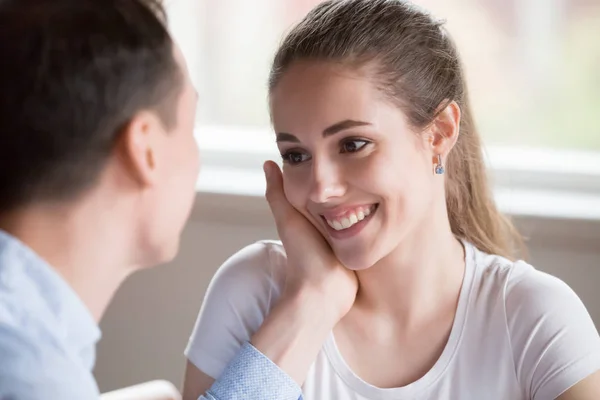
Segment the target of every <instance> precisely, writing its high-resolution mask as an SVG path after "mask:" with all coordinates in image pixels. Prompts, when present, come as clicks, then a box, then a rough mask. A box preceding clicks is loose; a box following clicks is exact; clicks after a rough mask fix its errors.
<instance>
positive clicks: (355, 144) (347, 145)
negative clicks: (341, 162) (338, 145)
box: [342, 139, 369, 153]
mask: <svg viewBox="0 0 600 400" xmlns="http://www.w3.org/2000/svg"><path fill="white" fill-rule="evenodd" d="M367 144H369V142H367V141H366V140H360V139H354V140H348V141H346V142H344V143H342V153H356V152H357V151H359V150H361V149H362V148H363V147H365V146H366V145H367Z"/></svg>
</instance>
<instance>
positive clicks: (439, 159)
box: [435, 154, 444, 175]
mask: <svg viewBox="0 0 600 400" xmlns="http://www.w3.org/2000/svg"><path fill="white" fill-rule="evenodd" d="M443 173H444V165H443V164H442V156H441V155H440V154H438V155H437V164H436V166H435V174H436V175H442V174H443Z"/></svg>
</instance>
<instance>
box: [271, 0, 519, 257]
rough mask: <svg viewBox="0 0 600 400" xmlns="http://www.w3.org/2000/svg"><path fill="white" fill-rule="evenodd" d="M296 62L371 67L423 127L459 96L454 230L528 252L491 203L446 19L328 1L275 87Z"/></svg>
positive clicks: (292, 48)
mask: <svg viewBox="0 0 600 400" xmlns="http://www.w3.org/2000/svg"><path fill="white" fill-rule="evenodd" d="M298 60H317V61H327V62H336V63H342V64H344V65H349V66H351V67H354V68H359V67H363V66H367V67H370V68H371V70H372V71H373V77H374V78H375V81H376V83H377V84H378V87H379V88H380V90H381V91H382V92H383V93H384V94H385V95H386V97H388V98H389V99H390V100H391V101H393V102H394V103H395V104H397V105H398V106H399V107H400V108H401V109H402V110H403V111H404V112H405V113H406V115H407V117H408V119H409V121H410V123H411V124H412V125H413V127H414V128H416V129H418V130H422V129H424V128H425V127H427V126H428V125H430V124H431V123H432V122H433V121H434V120H435V118H436V117H437V115H438V112H439V111H440V110H443V109H444V108H445V105H447V104H449V103H450V102H452V101H455V102H456V103H457V104H458V105H459V107H460V109H461V112H462V118H461V124H460V134H459V137H458V141H457V143H456V145H455V147H454V149H453V151H452V152H451V154H450V155H449V157H448V159H447V162H446V163H447V165H446V171H447V178H446V206H447V209H448V215H449V219H450V226H451V228H452V232H453V233H454V234H455V235H456V236H458V237H461V238H464V239H466V240H468V241H470V242H471V243H473V244H474V245H475V246H477V247H478V248H479V249H481V250H482V251H485V252H487V253H490V254H498V255H501V256H504V257H507V258H515V257H516V253H517V250H523V247H522V240H521V236H520V235H519V233H518V232H517V230H516V229H515V228H514V226H513V225H512V223H511V222H510V221H509V220H508V219H507V218H506V217H505V216H504V215H502V214H501V213H500V212H499V211H498V209H497V207H496V205H495V203H494V201H493V197H492V194H491V191H490V188H489V184H488V179H487V176H486V169H485V164H484V160H483V154H482V146H481V140H480V137H479V134H478V133H477V130H476V127H475V124H474V122H473V117H472V115H471V108H470V105H469V101H468V95H467V89H466V83H465V79H464V73H463V69H462V66H461V63H460V60H459V55H458V52H457V50H456V47H455V45H454V43H453V41H452V39H451V38H450V36H449V35H448V33H447V31H446V29H445V28H444V27H443V22H441V21H438V20H436V19H434V18H433V17H432V16H431V15H430V14H429V13H427V12H425V11H424V10H422V9H420V8H418V7H416V6H415V5H413V4H411V3H410V2H407V1H401V0H329V1H325V2H323V3H321V4H319V5H318V6H317V7H315V8H314V9H313V10H312V11H311V12H310V13H309V14H308V15H307V16H306V17H305V18H304V19H303V20H302V21H301V22H300V23H299V24H298V25H296V26H295V27H294V28H293V29H292V30H291V31H290V32H289V34H288V35H287V36H286V38H285V39H284V40H283V42H282V44H281V46H280V48H279V50H278V51H277V53H276V55H275V59H274V62H273V66H272V70H271V75H270V79H269V90H270V91H272V90H273V88H274V87H275V86H276V85H277V83H278V82H279V80H280V78H281V76H282V74H283V73H284V72H285V71H286V70H287V68H288V67H289V66H290V65H291V64H292V63H293V62H295V61H298Z"/></svg>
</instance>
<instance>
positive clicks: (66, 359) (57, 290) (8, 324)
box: [0, 230, 301, 400]
mask: <svg viewBox="0 0 600 400" xmlns="http://www.w3.org/2000/svg"><path fill="white" fill-rule="evenodd" d="M99 339H100V330H99V328H98V325H97V323H96V321H95V320H94V319H93V317H92V315H91V314H90V312H89V311H88V309H87V308H86V306H85V305H84V304H83V302H82V301H81V299H80V298H79V297H78V296H77V294H76V293H75V292H74V291H73V289H71V287H70V286H69V285H68V284H67V283H66V282H65V281H64V280H63V279H62V278H61V277H60V276H59V275H58V274H57V273H56V272H55V270H54V269H53V268H51V267H50V266H49V265H48V264H47V263H46V262H45V261H44V260H42V259H41V258H40V257H39V256H38V255H37V254H35V253H34V252H33V251H32V250H31V249H30V248H28V247H27V246H26V245H24V244H23V243H21V242H20V241H19V240H17V239H15V238H14V237H12V236H10V235H8V234H6V233H5V232H3V231H1V230H0V399H1V400H34V399H35V400H38V399H48V400H54V399H61V400H70V399H73V400H85V399H97V398H98V396H99V393H98V387H97V385H96V382H95V380H94V377H93V375H92V372H91V371H92V369H93V366H94V362H95V358H96V343H97V341H98V340H99ZM298 398H301V391H300V387H299V386H298V385H297V384H296V383H295V382H294V381H293V380H292V379H291V378H290V377H289V376H288V375H286V374H285V373H284V372H283V371H282V370H280V369H279V368H278V367H277V366H276V365H275V364H274V363H273V362H271V360H269V359H268V358H267V357H265V356H264V355H262V354H261V353H260V352H259V351H258V350H256V349H255V348H254V347H253V346H252V345H250V344H248V343H246V344H245V345H244V346H243V347H242V348H241V350H240V351H239V353H238V354H237V356H236V357H235V359H234V360H233V361H232V362H231V363H230V364H229V366H228V367H227V368H226V370H225V371H224V373H223V375H222V376H221V378H220V379H219V380H218V381H216V382H215V384H214V385H213V387H212V388H211V389H210V391H209V392H208V393H207V394H206V395H205V396H202V397H200V399H204V400H241V399H261V400H297V399H298Z"/></svg>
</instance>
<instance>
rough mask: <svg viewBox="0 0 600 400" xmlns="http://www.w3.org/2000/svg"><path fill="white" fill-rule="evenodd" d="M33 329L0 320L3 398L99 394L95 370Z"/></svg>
mask: <svg viewBox="0 0 600 400" xmlns="http://www.w3.org/2000/svg"><path fill="white" fill-rule="evenodd" d="M33 332H34V331H32V330H27V329H25V328H24V327H23V326H17V325H14V324H10V323H7V322H0V398H1V399H24V400H28V399H41V398H46V399H50V398H52V399H54V398H56V399H58V398H63V399H75V398H77V399H84V398H94V397H97V395H98V389H97V387H96V384H95V382H94V380H93V377H92V375H91V373H90V372H89V371H87V370H86V369H85V367H83V366H81V365H79V364H78V363H77V362H76V361H74V360H75V359H74V358H73V357H72V356H71V355H70V354H69V353H68V352H67V351H64V349H61V348H60V347H59V346H56V345H55V344H52V343H50V342H48V341H46V340H43V338H41V337H40V336H39V335H37V334H35V333H33Z"/></svg>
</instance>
